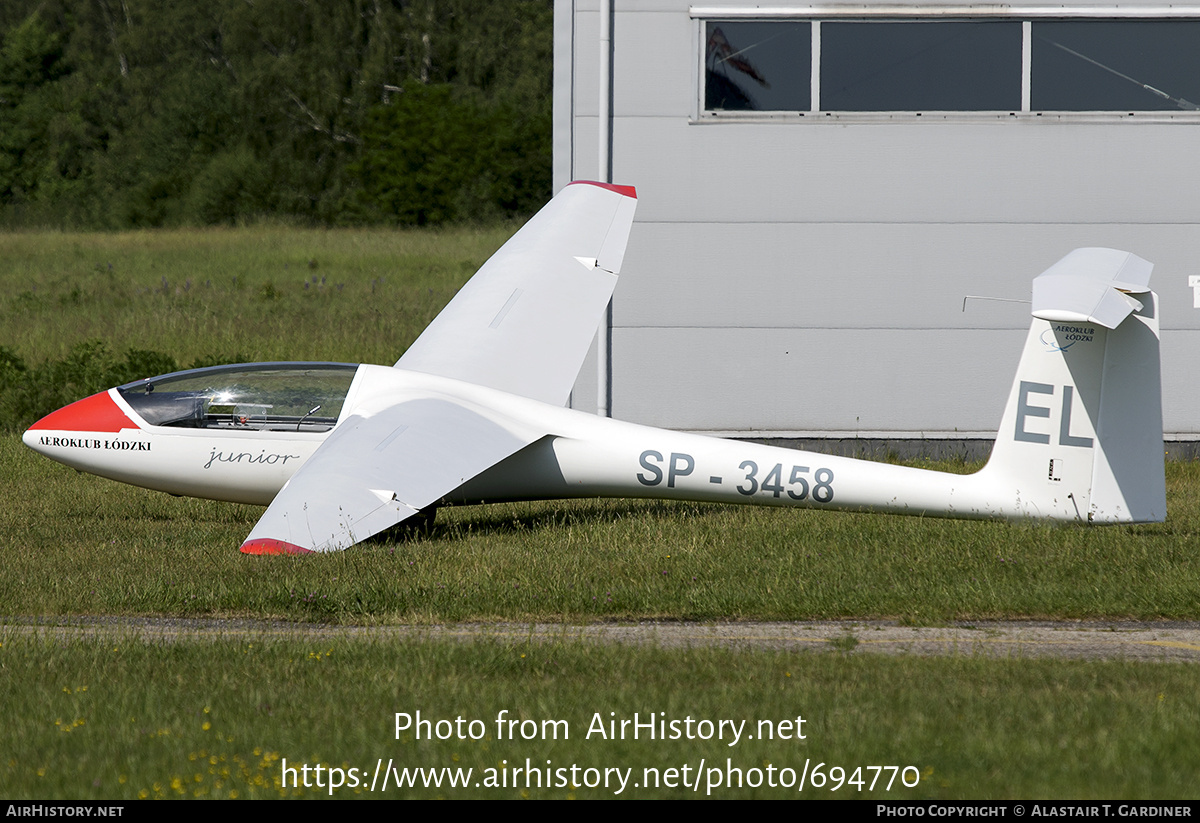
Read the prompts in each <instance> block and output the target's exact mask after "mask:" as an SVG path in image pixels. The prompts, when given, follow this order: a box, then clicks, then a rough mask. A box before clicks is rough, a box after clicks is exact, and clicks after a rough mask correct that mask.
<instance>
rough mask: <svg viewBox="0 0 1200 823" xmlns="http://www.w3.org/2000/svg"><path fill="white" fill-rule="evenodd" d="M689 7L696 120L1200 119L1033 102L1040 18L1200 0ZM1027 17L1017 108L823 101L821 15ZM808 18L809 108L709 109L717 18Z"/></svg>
mask: <svg viewBox="0 0 1200 823" xmlns="http://www.w3.org/2000/svg"><path fill="white" fill-rule="evenodd" d="M689 15H690V17H691V20H692V31H693V44H694V45H693V52H692V53H693V55H694V56H695V58H696V59H695V61H694V62H693V72H692V74H693V80H694V84H693V96H692V99H693V106H692V117H691V122H692V123H695V124H702V123H721V122H747V121H755V120H762V121H772V122H778V121H783V122H810V123H811V122H842V123H844V122H847V121H850V122H880V121H882V122H929V121H935V122H936V121H945V120H954V121H988V122H994V121H997V120H1001V121H1021V122H1061V121H1069V122H1117V121H1127V120H1136V121H1138V122H1179V123H1200V111H1188V110H1179V111H1170V110H1153V109H1148V110H1135V111H1126V110H1124V109H1115V110H1086V111H1075V110H1043V111H1036V110H1033V108H1032V105H1031V100H1032V88H1031V76H1032V67H1033V45H1032V44H1033V24H1034V23H1035V22H1037V21H1038V20H1054V21H1075V20H1078V21H1084V20H1126V21H1136V20H1147V21H1150V20H1157V21H1163V20H1190V21H1194V22H1195V21H1200V6H1145V7H1130V6H1124V7H1097V6H1087V7H1078V8H1071V7H1064V6H1007V7H995V8H993V9H988V8H978V7H969V6H930V5H914V6H909V7H902V6H896V5H878V6H845V7H842V6H834V5H812V6H798V7H796V8H793V9H785V8H733V7H708V6H705V7H695V6H694V7H691V8H690V9H689ZM987 20H996V21H1001V20H1003V21H1010V22H1011V21H1019V22H1020V23H1021V107H1020V109H1017V110H1012V111H1006V110H1003V109H1001V110H993V111H986V110H981V111H963V110H954V111H931V110H923V111H909V110H880V111H833V110H829V111H827V110H823V109H821V108H820V105H821V89H820V85H821V74H820V69H821V23H823V22H839V23H840V22H877V23H886V22H889V21H895V22H912V21H929V22H982V21H987ZM751 21H753V22H771V21H780V22H783V21H790V22H801V21H807V22H809V23H810V24H811V28H810V36H811V37H812V44H811V47H810V53H811V61H810V66H809V83H810V92H809V108H808V110H805V111H795V110H792V111H732V110H728V111H727V110H719V109H706V108H705V107H704V106H705V97H704V95H705V71H706V45H707V27H708V24H709V23H717V22H730V23H734V22H751Z"/></svg>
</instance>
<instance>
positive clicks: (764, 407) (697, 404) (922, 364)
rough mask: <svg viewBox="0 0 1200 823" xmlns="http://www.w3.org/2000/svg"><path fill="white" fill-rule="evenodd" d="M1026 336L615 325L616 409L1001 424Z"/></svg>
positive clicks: (711, 425) (800, 425)
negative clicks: (627, 326) (659, 327)
mask: <svg viewBox="0 0 1200 823" xmlns="http://www.w3.org/2000/svg"><path fill="white" fill-rule="evenodd" d="M1024 342H1025V332H1024V331H977V332H961V331H946V330H934V331H921V330H900V329H875V330H866V331H862V330H846V329H834V330H806V329H649V328H640V329H614V330H613V416H614V417H618V418H621V419H623V420H632V421H635V422H639V423H647V424H650V425H656V426H667V427H671V428H678V429H693V430H723V431H726V430H728V431H764V432H770V431H776V432H795V431H821V430H831V431H846V430H855V429H859V430H861V431H863V432H868V431H872V432H877V431H891V432H897V433H910V432H921V431H941V432H952V431H954V430H955V429H957V430H959V431H972V432H979V431H984V432H990V431H992V430H993V429H994V428H995V427H996V426H997V425H999V421H1000V415H1001V413H1002V412H1003V406H1004V403H1005V401H1006V399H1007V397H1008V392H1009V389H1010V388H1011V387H1012V380H1013V375H1015V374H1016V369H1017V361H1018V360H1019V359H1020V355H1021V348H1022V346H1023V345H1024ZM998 355H999V356H998ZM997 359H998V360H999V361H1001V362H1002V363H1003V364H1004V365H1003V366H991V365H990V364H992V363H993V361H996V360H997ZM981 364H985V365H981Z"/></svg>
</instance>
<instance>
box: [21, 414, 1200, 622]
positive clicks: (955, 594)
mask: <svg viewBox="0 0 1200 823" xmlns="http://www.w3.org/2000/svg"><path fill="white" fill-rule="evenodd" d="M1198 486H1200V465H1198V464H1194V463H1188V464H1182V463H1173V464H1170V465H1169V474H1168V491H1169V500H1168V506H1169V511H1170V512H1171V517H1170V520H1169V521H1168V522H1167V523H1164V524H1156V525H1149V526H1131V527H1098V528H1082V527H1077V526H1051V525H1043V524H1010V523H991V522H964V521H953V520H936V519H922V518H914V517H900V516H884V515H871V514H846V513H837V512H819V511H803V510H781V509H773V508H755V507H733V506H719V505H704V504H686V503H669V502H653V501H621V500H615V501H600V500H585V501H569V502H553V503H528V504H503V505H497V506H491V507H464V508H461V509H443V510H442V511H440V512H439V513H438V523H437V525H436V526H435V528H434V530H433V532H432V533H431V534H430V535H428V536H412V537H408V538H405V537H403V536H398V537H394V538H390V539H389V538H385V539H379V540H375V541H371V542H369V543H366V544H363V545H360V546H356V547H355V548H353V549H351V550H349V551H346V552H340V553H335V554H331V555H323V556H319V557H304V558H289V557H279V558H267V557H248V556H245V555H242V554H240V553H239V552H238V551H237V547H238V546H239V545H240V544H241V541H242V540H243V539H244V538H245V535H246V534H247V533H248V532H249V531H250V529H251V527H252V526H253V524H254V522H255V521H256V520H257V519H258V517H259V514H260V513H261V511H262V510H261V509H260V508H257V507H253V506H237V505H232V504H227V503H214V502H209V501H200V500H189V499H182V498H172V497H169V496H167V495H165V494H162V493H159V492H150V491H145V490H141V489H135V488H131V487H128V486H124V485H121V484H118V483H114V482H112V481H108V480H103V479H101V478H96V477H93V476H91V475H84V474H78V473H76V472H73V471H71V470H69V469H66V468H64V467H62V466H59V465H58V464H55V463H52V462H50V461H48V460H46V459H44V458H42V457H40V456H38V455H37V454H35V453H34V452H32V451H31V450H29V449H26V448H25V447H24V446H23V445H22V444H21V443H20V441H19V439H18V438H17V437H16V436H12V435H9V436H3V437H0V495H2V497H3V499H4V501H5V504H4V506H3V508H0V546H2V547H3V548H2V550H3V552H4V555H5V558H6V559H5V574H4V575H2V576H0V604H3V605H2V606H0V611H3V612H4V613H8V614H32V615H68V614H124V615H155V614H166V615H190V616H204V615H239V616H269V617H283V618H287V619H292V620H303V621H311V620H315V621H323V622H334V623H394V622H408V621H445V620H482V619H491V618H503V619H508V620H528V619H536V620H557V619H567V620H596V619H639V618H644V617H666V618H682V619H691V620H714V619H750V618H754V619H770V620H787V619H808V618H847V617H862V618H866V617H887V618H899V619H901V620H905V621H909V622H912V623H937V622H941V621H946V620H952V619H990V618H1043V617H1052V618H1077V619H1103V618H1138V619H1150V620H1153V619H1175V620H1195V619H1200V560H1198V558H1197V554H1198V552H1197V549H1198V547H1200V542H1198V540H1197V534H1198V532H1200V512H1198V511H1197V507H1196V494H1195V489H1196V488H1197V487H1198Z"/></svg>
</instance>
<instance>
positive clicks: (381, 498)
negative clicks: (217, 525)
mask: <svg viewBox="0 0 1200 823" xmlns="http://www.w3.org/2000/svg"><path fill="white" fill-rule="evenodd" d="M498 421H501V422H498ZM540 437H541V434H540V433H539V432H536V431H533V430H523V427H522V426H520V425H516V424H513V423H512V422H510V421H507V420H503V418H498V417H497V416H496V415H494V414H491V413H484V412H483V411H482V410H480V409H476V408H472V407H471V406H470V404H467V403H465V402H461V401H458V400H455V399H453V398H449V397H434V396H426V397H413V398H411V399H407V400H402V401H400V402H398V403H396V404H395V405H392V406H390V407H388V408H385V409H383V410H382V411H379V412H378V413H376V414H372V415H370V416H365V415H362V414H354V415H352V416H351V417H350V418H348V419H347V420H345V421H344V422H343V423H342V424H341V425H340V426H338V428H337V429H336V430H335V431H334V432H333V434H331V435H330V436H329V439H328V440H326V441H325V442H324V443H323V444H322V445H321V447H320V448H318V449H317V451H316V452H315V453H314V454H313V456H312V457H311V458H309V459H308V461H307V462H305V464H304V465H303V466H301V467H300V469H299V471H297V472H296V474H294V475H293V476H292V478H291V480H289V481H288V483H287V485H285V486H284V487H283V488H282V489H281V490H280V492H279V494H278V495H276V497H275V499H274V501H272V502H271V505H270V506H268V507H267V510H266V512H264V513H263V516H262V518H261V519H260V520H259V521H258V523H257V524H256V525H255V526H254V529H253V530H252V531H251V532H250V535H249V537H247V538H246V542H245V543H244V544H243V545H242V551H243V552H246V553H247V554H300V553H304V552H309V551H316V552H327V551H338V550H341V549H345V548H348V547H349V546H352V545H354V544H355V543H358V542H359V541H361V540H365V539H366V538H368V537H370V536H371V535H374V534H377V533H379V532H381V531H383V530H384V529H387V528H390V527H392V526H394V525H396V524H397V523H400V522H401V521H403V520H405V519H406V518H408V517H411V516H412V515H414V514H416V513H417V512H418V511H420V510H421V509H423V508H425V507H426V506H429V505H430V504H432V503H436V502H437V501H438V500H440V499H441V498H442V497H444V496H445V495H446V494H448V493H449V492H451V491H453V490H454V489H456V488H458V487H459V486H461V485H462V484H463V482H465V481H466V480H469V479H470V478H472V477H474V476H475V475H477V474H479V473H480V472H482V471H484V470H485V469H488V468H490V467H491V466H493V465H495V464H496V463H498V462H500V461H501V460H503V459H504V458H506V457H508V456H509V455H511V454H513V453H514V452H517V451H519V450H520V449H522V448H524V447H525V446H527V445H529V444H530V443H532V442H534V441H535V440H537V439H539V438H540Z"/></svg>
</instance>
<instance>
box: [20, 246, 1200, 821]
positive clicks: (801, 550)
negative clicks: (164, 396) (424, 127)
mask: <svg viewBox="0 0 1200 823" xmlns="http://www.w3.org/2000/svg"><path fill="white" fill-rule="evenodd" d="M510 232H511V227H506V228H500V229H495V230H482V231H476V230H467V229H459V230H453V231H445V232H439V233H432V232H391V231H305V230H296V229H284V228H276V227H259V228H254V229H246V230H236V231H235V230H225V231H162V232H145V233H121V234H88V235H78V234H55V233H17V234H8V235H2V236H0V345H3V346H7V347H9V348H11V349H13V350H14V351H15V352H17V354H19V355H20V356H21V357H22V358H23V359H24V360H25V361H26V362H27V363H28V364H29V365H31V366H36V365H38V364H40V363H43V362H46V361H54V360H57V359H60V358H62V357H64V356H65V355H66V354H67V353H68V352H70V351H71V349H72V347H73V346H75V345H76V344H78V343H81V342H84V341H87V340H93V339H101V340H104V341H106V343H107V344H108V345H109V347H110V348H111V349H112V350H113V351H118V352H120V351H124V350H126V349H131V348H137V349H149V350H154V351H159V352H163V353H165V354H167V355H169V356H170V357H172V358H174V359H176V360H177V361H178V362H180V363H181V364H185V365H186V364H188V363H190V362H192V361H194V360H197V359H202V358H232V357H239V358H241V357H244V358H246V359H276V358H278V359H301V358H306V359H332V360H346V361H351V362H359V361H363V362H379V363H390V362H393V361H394V360H395V359H396V357H398V356H399V354H400V353H401V352H402V351H403V350H404V348H405V347H406V346H407V345H408V343H409V342H411V340H412V339H414V338H415V336H416V335H417V334H418V333H419V332H420V331H421V329H422V328H424V325H425V324H426V323H427V322H428V320H429V319H430V318H432V317H433V316H434V315H435V314H436V313H437V311H438V310H439V309H440V307H441V306H442V305H443V304H444V303H445V301H446V300H448V299H449V298H450V297H451V296H452V295H453V293H454V292H455V291H456V289H457V288H458V286H459V285H460V284H461V283H462V282H464V281H465V280H466V278H467V277H469V276H470V274H471V273H472V272H473V271H474V270H475V268H476V267H477V266H478V265H479V264H480V263H481V262H482V261H483V260H484V259H486V257H487V256H488V255H489V254H490V253H491V251H492V250H493V249H494V248H495V247H496V246H498V245H499V244H500V243H501V242H503V240H504V239H505V237H507V235H508V234H509V233H510ZM310 261H312V263H313V266H315V267H310ZM110 264H111V268H110ZM235 278H236V281H235ZM314 278H315V279H314ZM322 278H325V279H324V282H322ZM305 283H307V284H308V286H307V288H306V287H305ZM923 465H927V464H923ZM943 468H946V469H947V470H961V469H962V468H963V467H962V466H958V465H949V466H944V467H943ZM1167 483H1168V490H1167V491H1168V510H1169V513H1170V519H1169V520H1168V521H1167V522H1166V523H1164V524H1157V525H1152V526H1135V527H1118V528H1107V527H1106V528H1082V527H1076V526H1065V527H1060V526H1048V525H1041V524H1008V523H987V522H962V521H950V520H932V519H921V518H905V517H890V516H880V515H856V514H844V513H833V512H817V511H798V510H779V509H767V508H751V507H724V506H715V505H699V504H675V503H664V502H647V501H588V500H584V501H570V502H565V503H530V504H522V505H503V506H495V507H486V508H485V507H469V508H461V509H452V510H443V511H442V512H440V513H439V515H438V524H437V526H436V527H435V529H434V530H433V532H432V533H431V534H430V535H428V536H421V537H411V538H408V539H400V538H395V539H393V538H385V539H380V540H375V541H371V542H369V543H367V544H364V545H361V546H358V547H355V548H354V549H353V550H350V551H346V552H342V553H337V554H333V555H327V556H320V557H305V558H290V557H279V558H267V557H247V556H243V555H241V554H240V553H238V551H237V547H238V545H239V544H240V543H241V542H242V540H243V538H244V537H245V535H246V534H247V533H248V532H249V530H250V528H251V527H252V525H253V524H254V522H255V521H256V520H257V518H258V517H259V514H260V512H261V509H258V508H255V507H250V506H236V505H231V504H223V503H213V502H207V501H199V500H187V499H176V498H171V497H169V496H167V495H164V494H160V493H156V492H148V491H144V490H140V489H134V488H130V487H128V486H122V485H119V484H116V483H113V482H110V481H106V480H102V479H100V478H96V477H92V476H89V475H81V474H76V473H74V472H72V471H70V470H68V469H65V468H64V467H62V466H60V465H58V464H55V463H52V462H51V461H48V460H45V459H44V458H41V457H39V456H38V455H36V454H34V453H33V452H32V451H30V450H28V449H25V448H24V446H22V445H21V443H20V441H19V438H18V437H17V436H15V435H11V434H9V435H0V499H2V500H3V503H2V504H0V556H2V557H3V561H2V562H3V573H2V574H0V615H26V616H39V617H48V618H52V619H53V618H59V617H64V616H69V615H116V616H122V615H127V616H150V615H167V616H191V617H202V616H218V617H221V616H244V617H255V618H281V619H284V620H288V621H315V622H321V623H328V624H333V625H338V624H367V625H372V624H375V625H382V624H393V623H399V622H411V623H422V622H425V623H432V622H444V621H455V620H486V619H491V618H503V619H507V620H513V621H526V620H539V621H551V622H565V623H571V622H587V621H596V620H618V619H629V620H636V619H641V618H648V617H661V618H681V619H694V620H727V619H735V620H736V619H751V618H757V619H809V618H871V617H886V618H897V619H900V620H902V621H907V622H910V623H914V624H930V623H939V622H943V621H947V620H953V619H965V620H981V619H988V618H1009V619H1013V618H1015V619H1022V618H1081V619H1098V620H1105V619H1114V618H1138V619H1146V620H1154V619H1177V620H1197V619H1200V569H1198V568H1197V563H1198V561H1197V559H1196V558H1197V555H1198V554H1200V551H1198V549H1200V539H1198V535H1200V503H1198V500H1200V495H1198V494H1197V490H1198V489H1200V464H1196V463H1172V464H1168V473H1167ZM856 645H857V639H856V638H855V637H854V636H853V635H850V634H847V635H846V636H845V637H843V638H838V639H836V640H835V641H834V642H832V643H831V644H830V646H829V649H828V650H825V651H820V652H816V653H809V654H803V653H789V654H775V653H768V652H731V651H723V650H716V649H692V650H686V651H671V650H666V651H664V650H655V649H642V648H635V647H609V646H603V645H596V644H583V643H571V642H560V643H548V644H526V643H513V642H508V641H504V640H496V641H482V642H475V643H467V644H458V643H455V642H435V641H421V642H411V641H396V640H387V639H384V638H374V639H372V638H363V639H356V638H352V637H349V636H345V637H339V638H337V639H336V640H329V641H315V640H305V639H302V638H299V637H282V638H273V639H272V638H265V637H262V638H257V639H256V638H247V637H238V636H234V635H232V634H231V635H230V636H228V637H225V638H217V639H212V638H207V637H205V638H184V639H182V640H180V641H179V642H173V643H165V642H164V643H148V642H144V641H142V640H134V639H132V638H130V637H127V636H122V635H120V634H119V633H115V634H111V635H104V636H101V637H98V638H94V639H66V638H62V637H55V636H53V635H52V636H50V637H49V638H46V639H37V638H31V637H27V636H25V635H24V634H22V633H21V630H19V629H15V628H10V629H3V628H0V706H3V710H0V711H2V713H0V720H2V721H3V727H2V730H0V751H2V752H3V753H4V760H2V761H0V788H3V790H4V791H3V794H4V795H5V796H7V797H10V798H17V797H24V798H115V799H119V798H134V797H138V796H141V795H143V794H144V795H145V796H149V797H191V796H193V795H196V794H199V795H201V796H206V797H228V796H230V795H231V793H233V792H237V794H238V796H240V797H259V796H261V797H274V796H277V795H278V792H279V790H278V786H277V780H278V779H279V777H280V776H281V765H282V759H283V758H287V759H288V761H289V763H308V764H310V765H316V764H317V763H318V762H319V763H322V764H324V765H334V766H353V767H356V768H360V769H362V768H367V767H371V768H373V766H374V764H375V763H376V762H377V761H378V759H379V758H383V759H384V760H385V762H386V760H387V759H389V758H393V759H395V760H396V762H397V764H399V765H404V766H420V767H439V766H455V767H463V768H467V767H469V768H472V769H476V770H479V769H486V768H495V767H497V766H498V765H499V763H500V761H502V760H505V759H507V760H509V761H510V763H512V762H521V763H523V761H524V758H525V757H529V758H531V759H532V760H534V761H537V762H539V764H540V763H541V762H544V760H545V759H551V760H553V761H554V765H555V766H561V765H569V764H571V763H577V764H580V765H582V766H592V767H596V766H598V767H619V768H633V769H635V770H636V771H639V772H640V769H641V768H642V767H643V766H646V765H648V764H656V765H659V766H662V767H667V766H679V767H682V766H683V765H684V764H688V765H690V766H692V767H693V768H694V767H695V766H697V765H698V764H699V761H700V759H701V758H705V760H706V762H708V763H709V764H711V763H713V762H717V763H724V762H725V758H729V759H730V760H731V761H732V762H733V765H735V766H738V767H741V768H745V769H749V768H754V767H757V768H763V767H764V764H766V763H771V764H775V765H777V766H779V767H783V766H790V767H793V768H798V767H799V766H800V765H802V763H803V762H804V761H805V760H808V761H810V762H811V765H814V766H815V765H816V764H817V763H825V764H827V766H828V765H829V764H833V765H839V766H843V767H850V768H851V769H852V768H853V767H855V766H860V765H861V766H869V765H886V764H893V765H897V766H905V765H911V766H914V767H916V768H918V769H919V770H920V774H921V779H920V783H919V784H918V786H917V787H916V788H913V789H904V790H899V789H897V790H893V791H892V792H891V793H882V792H879V791H877V792H875V794H874V796H877V797H893V798H903V799H912V798H949V799H953V798H974V797H978V798H982V797H1026V798H1033V797H1072V798H1101V797H1113V798H1116V797H1120V798H1137V797H1143V798H1167V797H1192V796H1195V794H1196V791H1197V788H1198V786H1197V774H1200V755H1198V750H1197V747H1196V746H1195V744H1194V738H1195V728H1196V726H1197V721H1198V720H1200V718H1198V717H1197V714H1198V707H1197V698H1196V697H1195V688H1194V681H1195V667H1194V666H1187V665H1174V664H1134V663H1124V662H1078V661H1048V660H1021V659H1015V660H989V659H983V658H970V659H921V658H915V657H899V658H884V657H879V656H874V655H863V654H861V653H859V652H854V653H850V652H853V651H854V647H855V646H856ZM501 709H508V710H509V711H511V712H512V713H513V715H514V716H518V717H524V718H528V719H544V718H562V719H566V720H568V721H569V723H570V727H571V730H572V733H573V735H574V736H573V738H572V739H571V740H570V741H569V742H562V741H560V742H557V743H542V742H538V741H520V742H518V743H513V742H509V741H499V740H495V739H492V740H484V741H465V742H464V741H416V740H414V739H412V738H405V739H401V740H399V741H398V740H396V739H395V734H394V719H393V718H394V713H395V712H398V711H399V712H403V711H416V710H420V711H421V712H422V713H423V715H424V716H426V717H435V718H454V717H456V716H459V715H462V716H464V717H467V718H476V717H477V718H482V719H484V720H489V721H490V720H491V719H494V717H495V716H496V714H497V713H498V712H499V711H500V710H501ZM635 711H636V712H649V711H665V712H667V713H668V715H670V716H674V717H685V716H687V715H691V716H693V717H696V718H709V719H722V718H728V719H746V720H749V721H751V722H755V721H757V720H760V719H774V720H782V719H784V718H788V717H795V716H796V715H801V714H802V715H803V716H805V717H806V718H807V719H808V721H809V725H807V726H806V729H807V731H808V733H809V737H808V739H807V740H805V741H794V740H793V741H789V742H787V743H783V742H780V741H775V742H773V743H771V742H766V741H753V742H750V741H744V742H742V743H740V744H739V745H738V746H735V747H732V748H731V747H728V746H726V745H724V744H722V743H720V742H712V743H705V742H703V741H666V742H663V741H654V742H650V741H645V740H640V741H603V740H599V739H596V738H594V737H593V739H591V740H583V739H580V737H579V735H581V734H582V733H583V732H584V731H586V727H587V724H588V721H589V719H590V717H591V716H592V714H593V713H594V712H601V713H602V716H607V713H608V712H617V713H618V714H623V715H626V716H628V715H631V714H632V713H633V712H635ZM206 724H207V727H206ZM822 792H824V793H822ZM293 793H295V792H289V794H293ZM319 793H320V792H319V791H318V790H317V789H315V788H312V789H310V790H308V791H306V792H300V794H319ZM775 793H776V792H773V791H772V790H771V789H769V788H759V789H749V788H744V789H735V790H732V791H731V790H728V789H722V790H720V791H719V792H718V794H719V795H720V796H727V797H757V796H772V795H773V794H775ZM848 793H849V791H848V789H843V790H841V791H839V793H837V794H836V795H830V794H829V793H828V791H827V790H824V789H823V790H818V791H817V792H815V793H814V792H812V791H811V789H810V790H808V791H807V793H806V794H805V795H804V796H817V797H828V796H847V794H848ZM408 794H413V795H430V796H436V795H439V794H441V795H446V796H453V797H459V796H473V795H476V794H478V795H479V796H487V797H515V796H522V790H521V789H511V788H509V789H497V790H490V791H485V790H483V789H479V790H476V789H474V788H470V789H468V790H466V791H456V792H453V793H451V792H449V791H445V790H442V791H440V792H439V791H437V790H430V791H429V792H425V791H423V790H422V791H420V792H409V793H408ZM631 794H634V792H632V791H631V792H628V793H627V794H626V795H624V796H629V795H631ZM636 794H637V796H667V797H675V796H686V795H688V794H692V793H691V792H690V791H686V790H683V789H672V790H666V789H663V790H660V791H658V792H648V791H644V790H639V791H638V792H637V793H636ZM783 794H784V795H785V796H793V794H794V793H793V792H790V791H784V792H783ZM530 795H531V796H534V797H564V796H572V795H573V796H577V797H605V796H611V793H610V792H606V791H605V790H603V789H592V790H589V789H587V788H586V787H584V788H582V789H579V790H576V791H571V790H569V789H567V788H561V789H559V788H556V789H550V790H547V789H541V790H538V789H532V790H530ZM338 796H356V795H355V792H354V791H353V790H352V789H349V788H347V789H343V790H341V791H340V792H339V795H338ZM693 796H695V795H693Z"/></svg>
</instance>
